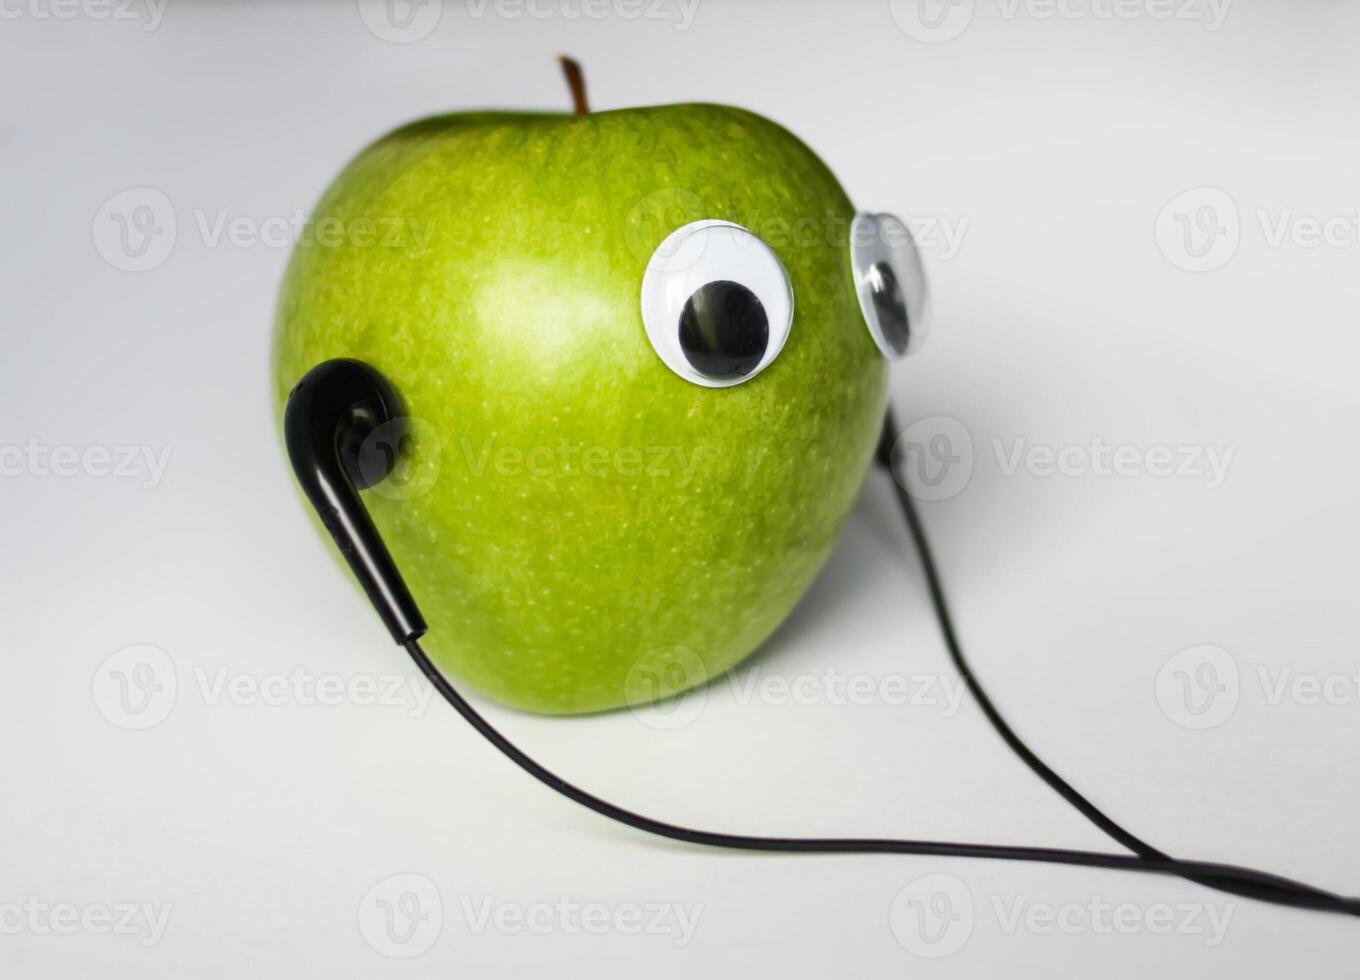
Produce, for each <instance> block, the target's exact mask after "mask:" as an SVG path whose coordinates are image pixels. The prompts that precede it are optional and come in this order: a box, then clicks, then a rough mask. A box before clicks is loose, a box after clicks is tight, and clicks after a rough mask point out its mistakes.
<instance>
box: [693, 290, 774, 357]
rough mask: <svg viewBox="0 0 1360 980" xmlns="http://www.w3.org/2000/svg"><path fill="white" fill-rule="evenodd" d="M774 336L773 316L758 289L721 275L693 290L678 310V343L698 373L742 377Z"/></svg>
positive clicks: (763, 354) (762, 354)
mask: <svg viewBox="0 0 1360 980" xmlns="http://www.w3.org/2000/svg"><path fill="white" fill-rule="evenodd" d="M769 342H770V321H769V319H768V318H767V317H766V316H765V307H763V306H762V305H761V304H760V300H759V299H757V298H756V294H755V293H753V292H751V291H750V290H749V289H747V288H746V287H745V286H743V285H742V284H741V283H739V282H729V281H728V280H726V279H719V280H717V281H715V282H708V283H704V284H703V285H702V286H700V287H699V288H698V289H696V290H695V291H694V295H692V296H690V298H689V300H688V301H687V302H686V303H685V308H684V310H682V311H681V313H680V349H681V350H683V351H684V352H685V357H686V358H688V360H689V362H690V364H692V365H694V369H695V370H696V371H698V372H699V373H700V374H703V375H706V376H707V377H710V378H719V379H728V378H743V377H745V376H746V375H748V374H750V373H751V372H752V371H754V370H755V369H756V366H757V365H758V364H759V363H760V359H761V358H762V357H764V356H765V348H766V346H768V344H769Z"/></svg>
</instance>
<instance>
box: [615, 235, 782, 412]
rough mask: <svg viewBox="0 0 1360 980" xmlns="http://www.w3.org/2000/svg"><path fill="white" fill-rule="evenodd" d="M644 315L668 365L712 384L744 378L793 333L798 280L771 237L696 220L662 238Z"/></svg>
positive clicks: (647, 283)
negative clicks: (791, 275)
mask: <svg viewBox="0 0 1360 980" xmlns="http://www.w3.org/2000/svg"><path fill="white" fill-rule="evenodd" d="M642 323H643V325H644V326H645V327H646V328H647V339H648V340H649V341H650V342H651V345H652V348H653V349H654V350H655V351H656V353H657V355H658V356H659V357H660V358H661V360H663V361H664V362H665V363H666V366H667V367H668V368H670V369H671V370H672V371H674V372H675V373H676V374H678V375H679V376H680V377H682V378H684V379H685V380H686V381H691V382H693V383H694V384H697V385H703V386H704V387H706V388H726V387H729V386H731V385H737V384H741V383H742V382H743V381H747V380H749V379H750V378H753V377H754V376H755V375H757V374H759V373H760V372H761V371H763V370H765V368H767V367H769V365H770V362H771V361H773V360H774V359H775V357H777V356H778V355H779V352H780V350H782V349H783V347H784V342H785V341H786V340H788V339H789V327H790V325H791V324H792V323H793V287H792V286H791V285H790V284H789V277H788V273H786V272H785V271H784V266H783V263H781V262H780V261H779V256H777V255H775V254H774V252H773V251H772V250H771V249H770V247H769V246H768V245H766V244H765V243H764V242H762V241H761V240H760V239H759V238H757V237H756V236H755V235H753V234H752V233H751V232H749V231H747V230H746V229H745V228H743V227H741V226H740V225H734V224H732V223H731V222H729V221H711V220H710V221H695V222H692V223H690V224H687V225H685V226H684V227H683V228H677V229H676V230H675V231H673V232H671V233H670V234H669V235H667V236H666V240H665V241H663V242H662V243H661V244H660V245H658V246H657V248H656V251H655V252H653V253H652V257H651V259H650V260H649V261H648V262H647V271H646V272H645V273H643V276H642Z"/></svg>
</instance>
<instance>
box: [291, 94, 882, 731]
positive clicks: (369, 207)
mask: <svg viewBox="0 0 1360 980" xmlns="http://www.w3.org/2000/svg"><path fill="white" fill-rule="evenodd" d="M853 215H854V211H853V208H852V207H851V204H850V202H849V200H848V199H847V197H846V195H845V193H844V191H843V190H842V189H841V187H840V185H839V184H838V183H837V181H836V179H835V177H834V176H833V175H832V173H831V172H830V170H829V169H828V168H827V167H826V165H825V164H823V163H822V161H821V160H820V159H818V157H817V156H816V155H815V154H814V153H813V152H812V151H811V150H809V149H808V148H807V147H806V146H805V145H804V144H803V143H801V142H800V141H799V140H798V139H797V138H796V137H794V136H793V135H791V134H790V133H789V132H788V131H786V130H784V129H783V128H781V127H779V126H778V125H776V124H775V123H772V122H770V121H769V120H767V119H764V118H763V117H761V116H758V115H755V114H753V113H750V112H746V111H743V110H739V109H734V108H729V107H724V106H715V105H674V106H660V107H652V108H639V109H629V110H620V111H611V112H600V113H592V114H589V115H584V116H570V115H551V114H519V113H475V114H462V115H449V116H444V117H438V118H431V119H427V120H424V121H421V122H417V123H413V124H410V125H407V126H405V127H403V128H400V129H398V130H396V131H394V132H393V133H391V134H389V135H387V136H385V137H384V138H382V139H380V140H378V141H377V142H376V143H374V144H372V145H371V146H369V147H368V148H367V149H365V150H364V151H363V152H362V153H360V154H359V156H358V157H357V158H356V159H355V160H353V161H352V162H351V163H350V164H349V165H348V167H347V168H346V169H345V170H344V171H343V172H342V173H341V175H340V176H339V177H338V178H337V179H336V180H335V182H334V183H333V184H332V185H331V187H330V188H329V190H327V192H326V193H325V195H324V197H323V198H322V200H321V202H320V204H319V205H318V207H317V209H316V211H315V212H314V214H313V226H312V228H313V231H314V234H313V235H312V236H310V237H311V238H313V239H314V240H313V241H308V237H309V236H304V237H303V239H302V240H301V241H300V243H299V245H298V247H297V248H296V249H295V251H294V253H293V256H292V259H291V262H290V264H289V267H288V271H287V274H286V276H285V280H284V283H283V287H282V294H281V297H280V300H279V304H278V310H277V319H276V325H275V341H274V364H273V374H274V379H275V382H276V389H275V390H276V394H277V399H278V403H277V407H278V409H279V410H280V411H281V410H282V407H283V404H284V401H285V400H286V398H287V394H288V392H289V390H290V388H291V387H292V386H293V384H294V383H295V382H296V381H297V380H298V378H300V377H301V376H302V375H303V374H304V373H305V372H306V371H307V370H308V369H309V368H311V367H313V366H314V365H316V364H317V363H319V362H321V361H324V360H326V359H328V358H335V357H352V358H358V359H360V360H363V361H366V362H368V363H370V364H372V365H373V366H375V367H376V368H378V369H379V370H380V371H382V372H383V373H384V374H386V375H387V377H388V378H389V379H391V381H392V382H393V383H394V385H395V386H396V388H397V390H398V391H399V392H400V394H401V396H402V398H403V400H404V403H405V411H406V414H407V415H409V416H411V417H413V418H414V419H416V420H417V421H416V422H415V423H413V425H414V428H413V430H412V431H413V439H412V441H411V443H410V446H411V450H410V453H411V455H410V458H409V463H408V464H406V467H405V470H404V474H405V475H404V479H403V481H402V482H400V484H398V485H395V486H394V487H392V488H387V489H384V487H383V486H382V485H380V486H379V487H378V488H376V489H374V490H370V491H367V492H366V493H365V499H366V503H367V505H368V507H369V508H370V510H371V512H372V515H373V518H374V521H375V523H376V524H377V526H378V528H379V530H380V531H381V533H382V535H383V537H384V539H385V540H386V542H387V545H388V547H389V549H390V550H391V552H392V554H393V556H394V557H395V559H396V561H397V564H398V566H399V567H400V569H401V570H402V572H403V574H404V576H405V579H406V581H407V583H408V584H409V586H410V588H411V591H412V593H413V594H414V596H415V598H416V600H417V602H418V603H419V605H420V607H421V610H422V611H423V612H424V614H425V617H426V619H427V620H428V622H429V627H430V631H429V634H428V636H427V638H426V641H425V643H426V646H427V649H428V650H429V652H430V654H431V656H432V658H433V659H434V660H435V662H436V663H437V664H438V665H439V667H440V669H441V670H444V671H446V672H447V673H448V674H449V675H451V676H452V677H453V678H455V679H456V680H458V681H462V682H466V683H467V684H469V685H471V686H472V687H473V688H475V689H476V690H478V691H480V692H482V693H483V694H485V695H488V696H490V697H492V698H494V699H497V700H499V701H501V702H503V703H506V704H509V705H512V706H515V707H518V708H520V709H525V710H529V711H534V712H542V713H549V714H573V713H582V712H591V711H599V710H604V709H609V708H615V707H619V706H621V705H624V704H633V705H636V704H638V703H639V702H643V701H649V700H650V699H652V698H654V697H656V696H657V695H662V696H665V695H669V694H672V693H674V692H676V691H678V690H681V689H683V688H686V687H690V686H693V685H695V684H698V683H701V682H703V681H705V680H708V679H711V678H714V677H716V676H718V675H719V674H721V673H722V672H723V671H726V670H728V669H729V668H731V667H732V666H733V665H735V664H737V663H738V662H739V661H741V660H742V658H744V657H746V656H747V655H748V654H750V653H751V652H752V651H753V650H755V649H756V648H757V647H758V646H759V645H760V644H761V642H762V641H764V640H765V639H766V638H767V637H768V636H769V635H770V633H771V632H772V631H773V630H774V629H775V628H776V627H777V626H778V625H779V623H780V622H781V621H782V620H783V619H784V617H785V616H786V615H787V614H788V613H789V611H790V610H791V609H792V608H793V606H794V605H795V603H796V602H797V601H798V599H799V598H800V597H801V596H802V594H803V593H804V591H805V590H806V589H807V587H808V585H809V584H810V582H811V581H812V579H813V577H814V576H815V574H816V572H817V570H818V569H819V567H820V566H821V565H822V563H823V562H824V560H825V559H826V557H827V555H828V553H829V551H830V549H831V547H832V545H833V543H834V542H835V540H836V537H837V534H838V532H839V530H840V528H841V526H842V525H843V523H844V522H845V520H846V518H847V516H848V514H849V512H850V509H851V507H852V506H853V502H854V499H855V496H856V494H857V492H858V489H859V487H860V485H861V483H862V481H863V478H864V474H865V472H866V470H867V468H868V465H869V462H870V460H871V458H872V454H873V448H874V445H875V441H876V439H877V436H878V432H879V428H880V424H881V420H882V413H883V408H884V404H885V400H886V387H887V362H886V360H885V359H884V358H883V356H882V355H881V354H880V353H879V352H878V350H877V348H876V347H875V345H874V343H873V341H872V340H871V338H870V336H869V333H868V330H867V328H866V326H865V324H864V321H863V318H862V315H861V313H860V310H859V306H858V303H857V300H856V296H855V292H854V287H853V283H852V279H851V273H850V253H849V226H850V221H851V219H852V217H853ZM705 218H713V219H724V220H728V221H732V222H735V223H737V224H741V225H743V226H745V227H747V228H749V229H750V230H752V231H754V232H755V233H756V234H758V235H760V236H761V237H762V239H763V240H765V242H766V243H767V244H769V245H770V246H771V247H772V248H773V249H774V250H775V252H776V253H777V254H778V256H779V258H780V259H781V260H782V262H783V264H784V267H785V269H786V270H787V272H788V275H789V278H790V281H791V283H792V287H793V293H794V317H793V324H792V328H791V331H790V334H789V338H788V341H787V344H786V345H785V347H784V349H783V351H782V353H781V354H780V355H779V357H778V358H777V359H775V361H774V362H773V363H772V364H771V365H770V366H769V367H767V368H766V369H765V370H764V371H763V372H761V373H760V374H758V375H756V376H755V377H753V378H751V379H749V380H747V381H746V382H744V383H742V384H739V385H736V386H733V387H728V388H706V387H701V386H698V385H695V384H693V383H691V382H689V381H686V380H683V379H682V378H680V377H678V376H677V375H675V374H673V373H672V372H671V371H670V370H669V369H668V368H667V367H666V366H665V364H664V363H663V362H662V360H661V359H660V358H659V357H658V356H657V354H656V353H655V352H654V351H653V349H652V347H651V346H650V344H649V342H648V339H647V336H646V332H645V330H644V327H643V321H642V315H641V312H640V301H639V296H640V286H641V282H642V276H643V271H644V269H645V268H646V265H647V260H648V258H649V257H650V255H651V253H652V251H653V250H654V249H655V247H656V246H657V245H658V244H659V243H660V242H661V240H662V239H663V238H664V237H665V236H666V235H667V234H668V233H670V232H671V231H673V230H674V229H675V228H678V227H680V226H681V225H684V224H687V223H689V222H691V221H696V220H699V219H705ZM663 457H664V458H663Z"/></svg>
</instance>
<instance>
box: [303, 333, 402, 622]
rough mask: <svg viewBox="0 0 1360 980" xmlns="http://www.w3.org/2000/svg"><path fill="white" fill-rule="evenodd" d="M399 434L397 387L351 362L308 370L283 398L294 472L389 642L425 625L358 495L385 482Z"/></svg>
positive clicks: (394, 454)
mask: <svg viewBox="0 0 1360 980" xmlns="http://www.w3.org/2000/svg"><path fill="white" fill-rule="evenodd" d="M403 434H404V426H403V425H402V414H401V402H400V401H399V400H398V398H397V392H396V389H394V388H393V387H392V385H391V383H390V382H389V381H388V380H387V379H386V378H385V377H383V376H382V375H381V374H380V373H378V372H377V371H376V370H374V369H373V368H371V367H369V366H368V365H367V364H364V363H362V362H361V361H354V360H348V359H341V360H334V361H326V362H324V363H322V364H318V365H317V366H316V367H314V368H312V369H311V370H310V371H308V372H307V373H306V374H305V375H303V376H302V380H301V381H299V382H298V383H297V385H296V386H294V388H293V390H292V392H291V393H289V395H288V405H287V407H286V408H285V409H284V412H283V438H284V442H285V443H287V446H288V459H289V461H290V462H292V464H293V473H294V474H295V475H296V476H297V481H298V483H299V484H300V485H301V487H302V490H303V492H304V493H306V494H307V499H308V500H310V501H311V502H312V506H313V507H315V508H316V512H317V515H318V516H319V517H320V518H321V523H322V524H324V525H325V527H326V530H327V531H329V532H330V535H331V537H332V538H334V539H335V544H336V547H338V548H339V549H340V553H341V554H342V555H344V556H345V561H347V562H349V567H350V568H351V569H352V570H353V571H354V574H355V576H356V577H357V578H358V579H359V584H360V585H362V586H363V588H364V592H366V593H367V594H368V598H369V601H371V602H372V603H373V606H374V608H376V609H377V610H378V615H379V616H381V617H382V621H383V622H384V623H385V624H386V625H387V629H388V631H389V632H391V634H392V638H393V639H394V640H396V641H397V643H399V644H406V643H408V642H410V641H411V640H415V639H418V638H420V637H421V636H424V635H425V630H426V626H425V620H424V618H423V617H422V616H421V615H420V610H419V609H418V608H416V603H415V600H414V599H412V598H411V593H410V590H408V589H407V588H406V583H405V582H404V581H403V580H402V577H401V573H400V572H398V571H397V566H396V564H395V563H394V562H393V561H392V556H391V554H389V553H388V551H387V546H386V545H384V544H383V541H382V537H381V536H380V535H379V534H378V529H377V528H376V527H374V526H373V519H372V518H371V517H369V516H368V510H367V509H366V508H365V507H364V503H363V501H362V500H360V499H359V491H360V490H364V489H367V488H368V487H371V486H373V484H375V483H377V482H379V481H380V480H382V479H383V478H384V477H386V476H387V475H388V474H389V473H390V472H391V471H392V468H393V466H394V465H395V463H396V460H397V457H398V455H399V448H400V441H401V438H402V436H403Z"/></svg>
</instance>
